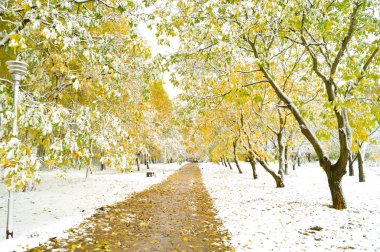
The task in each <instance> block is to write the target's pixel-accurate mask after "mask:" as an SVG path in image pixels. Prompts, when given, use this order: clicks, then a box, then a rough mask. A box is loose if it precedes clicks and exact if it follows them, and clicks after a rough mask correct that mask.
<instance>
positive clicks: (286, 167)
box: [284, 146, 289, 175]
mask: <svg viewBox="0 0 380 252" xmlns="http://www.w3.org/2000/svg"><path fill="white" fill-rule="evenodd" d="M288 148H289V147H288V146H285V153H284V154H285V155H284V157H285V175H288V174H289V172H288V167H289V164H288V161H289V158H288Z"/></svg>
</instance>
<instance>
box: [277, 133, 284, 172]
mask: <svg viewBox="0 0 380 252" xmlns="http://www.w3.org/2000/svg"><path fill="white" fill-rule="evenodd" d="M277 143H278V174H279V175H280V176H281V177H282V176H283V175H284V156H285V150H284V144H283V142H282V132H280V133H278V134H277Z"/></svg>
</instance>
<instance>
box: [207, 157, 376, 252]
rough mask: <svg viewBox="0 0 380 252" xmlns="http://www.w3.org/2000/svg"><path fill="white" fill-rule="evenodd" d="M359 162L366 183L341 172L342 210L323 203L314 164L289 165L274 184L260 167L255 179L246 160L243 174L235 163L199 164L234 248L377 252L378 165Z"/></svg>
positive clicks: (326, 199) (325, 196)
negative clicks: (344, 206)
mask: <svg viewBox="0 0 380 252" xmlns="http://www.w3.org/2000/svg"><path fill="white" fill-rule="evenodd" d="M365 165H366V167H365V169H366V179H367V182H365V183H359V182H358V178H357V176H355V177H349V176H345V177H344V180H343V189H344V192H345V196H346V200H347V204H348V209H346V210H343V211H339V210H334V209H332V208H330V207H329V205H330V204H331V199H330V191H329V189H328V185H327V179H326V175H325V174H324V172H323V171H322V169H321V168H320V167H319V166H318V164H317V163H309V164H304V165H302V166H301V167H299V168H298V167H297V168H296V171H292V170H291V171H290V175H288V176H285V188H275V183H274V181H273V179H272V178H271V177H270V175H268V174H267V173H266V172H265V171H264V170H263V169H262V167H261V166H258V167H257V171H258V175H259V179H258V180H253V178H252V170H251V168H250V165H249V163H242V166H243V174H238V172H237V170H236V169H235V167H234V170H233V171H231V170H230V169H229V168H226V167H223V166H221V165H215V164H210V163H206V164H201V167H202V174H203V180H204V182H205V185H206V187H207V189H208V191H209V192H210V195H211V197H212V198H213V201H214V205H215V207H216V209H217V210H218V216H219V218H220V219H221V220H222V221H223V223H224V225H225V227H226V228H227V229H228V230H229V231H230V233H231V236H232V245H233V246H235V248H236V249H237V251H271V250H275V251H277V250H281V251H341V250H349V249H355V250H356V251H380V164H379V163H377V164H375V163H370V162H366V163H365ZM272 167H273V168H274V169H276V168H275V167H276V166H275V164H273V165H272ZM356 172H357V171H356ZM320 228H321V230H320V231H318V230H319V229H320ZM313 229H314V230H313Z"/></svg>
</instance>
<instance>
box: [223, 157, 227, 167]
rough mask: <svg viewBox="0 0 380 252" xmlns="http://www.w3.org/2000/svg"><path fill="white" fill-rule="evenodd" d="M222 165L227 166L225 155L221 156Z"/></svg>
mask: <svg viewBox="0 0 380 252" xmlns="http://www.w3.org/2000/svg"><path fill="white" fill-rule="evenodd" d="M223 165H224V166H225V167H227V161H226V158H225V157H224V158H223Z"/></svg>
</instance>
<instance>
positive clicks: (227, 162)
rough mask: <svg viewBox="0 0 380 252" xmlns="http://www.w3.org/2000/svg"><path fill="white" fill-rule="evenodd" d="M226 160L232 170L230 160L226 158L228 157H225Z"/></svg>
mask: <svg viewBox="0 0 380 252" xmlns="http://www.w3.org/2000/svg"><path fill="white" fill-rule="evenodd" d="M226 160H227V164H228V166H229V167H230V169H231V170H232V166H231V163H230V161H229V160H228V158H227V159H226Z"/></svg>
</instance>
